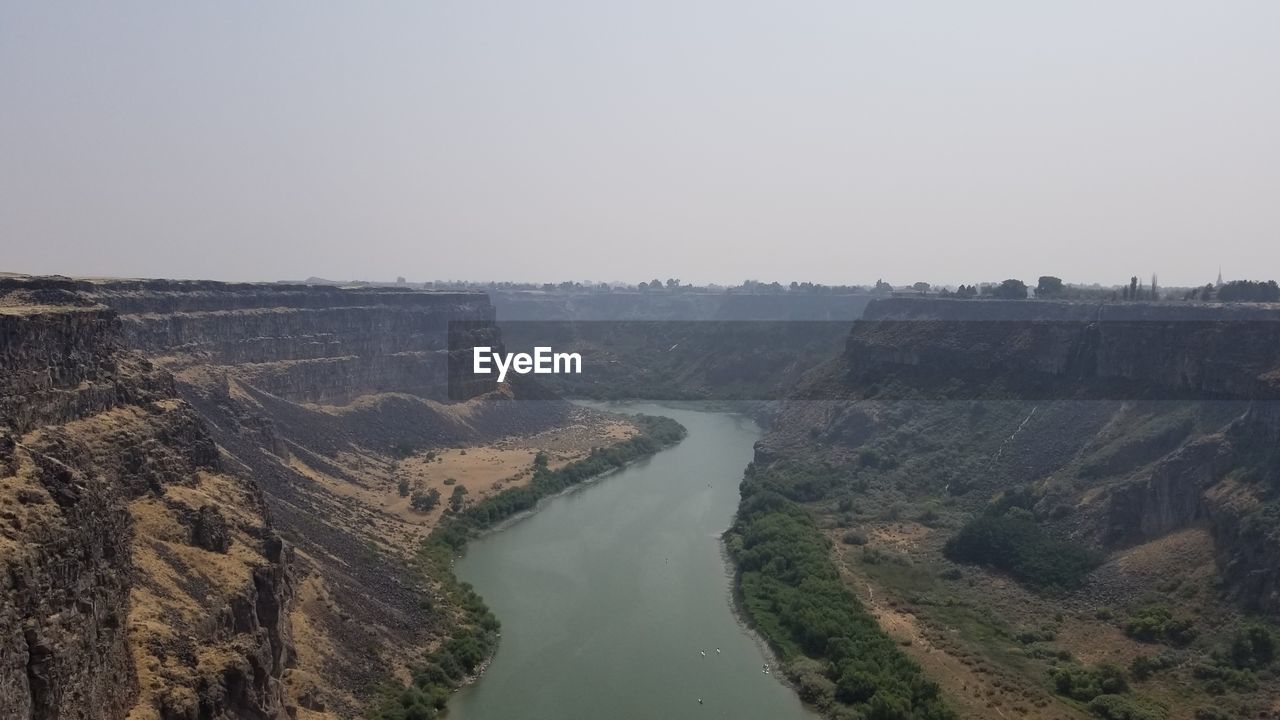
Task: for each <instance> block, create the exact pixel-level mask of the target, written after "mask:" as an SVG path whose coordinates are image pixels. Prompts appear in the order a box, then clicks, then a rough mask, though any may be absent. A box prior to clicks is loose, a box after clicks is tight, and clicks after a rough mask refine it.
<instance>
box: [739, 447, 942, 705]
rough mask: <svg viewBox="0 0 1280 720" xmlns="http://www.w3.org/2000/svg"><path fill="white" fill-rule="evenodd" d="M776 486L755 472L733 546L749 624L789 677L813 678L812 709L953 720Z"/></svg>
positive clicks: (808, 520)
mask: <svg viewBox="0 0 1280 720" xmlns="http://www.w3.org/2000/svg"><path fill="white" fill-rule="evenodd" d="M776 480H777V479H776V478H772V477H770V474H769V473H768V472H767V471H760V470H757V469H756V468H754V467H749V468H748V470H747V476H746V478H745V479H744V481H743V485H742V502H741V504H740V505H739V509H738V517H737V519H736V521H735V523H734V525H733V527H732V528H731V529H730V531H729V533H728V534H727V535H726V541H727V542H726V544H727V546H728V547H729V549H730V554H731V556H732V558H733V561H734V564H735V566H736V567H737V570H738V585H739V588H740V590H741V593H742V601H743V607H744V609H745V610H746V613H747V615H748V617H750V619H751V621H752V622H753V624H754V625H755V627H756V628H757V629H758V630H759V631H760V633H761V634H762V635H764V637H765V638H766V639H767V640H768V641H769V643H770V645H772V646H773V647H774V648H775V649H776V650H777V652H778V653H779V655H780V656H781V657H782V659H783V661H784V663H786V664H787V666H788V667H792V666H799V667H803V668H806V670H805V671H804V673H805V675H806V676H807V677H808V679H807V681H806V682H805V683H804V684H803V685H802V686H801V687H802V691H803V692H805V693H806V694H808V695H809V696H810V697H808V698H806V699H807V700H809V701H810V702H813V703H815V704H818V705H820V706H821V705H824V704H826V703H832V704H838V706H840V707H844V708H848V710H846V711H844V712H848V711H850V710H851V711H853V712H855V713H857V717H864V718H876V719H878V720H879V719H884V720H888V719H891V718H917V719H919V720H946V719H950V718H954V715H953V714H952V713H951V711H950V710H948V709H947V708H946V706H945V705H944V703H943V701H942V699H941V698H940V697H939V694H938V688H937V686H936V685H934V684H933V683H932V682H929V681H928V680H926V679H925V678H924V676H923V674H922V673H921V671H920V668H919V666H917V665H916V664H915V663H914V662H912V661H911V660H910V659H909V658H908V657H907V656H906V655H904V654H903V653H902V650H901V649H900V648H899V647H898V646H897V644H896V643H894V641H893V640H892V639H890V638H889V637H888V636H887V635H885V634H884V633H883V632H882V631H881V630H880V627H879V625H878V624H877V622H876V620H875V618H874V617H872V616H871V615H870V614H869V613H867V612H866V610H865V609H864V608H863V606H862V604H861V603H860V602H859V601H858V599H857V598H856V597H855V596H854V595H853V593H852V592H851V591H850V590H849V588H848V587H846V586H845V583H844V581H843V580H842V579H841V577H840V573H839V571H838V570H837V568H836V566H835V564H834V563H833V562H832V559H831V554H830V551H831V548H830V543H829V542H828V541H827V539H826V537H825V536H824V535H823V534H822V532H821V531H820V530H819V529H818V527H817V525H816V524H815V523H814V521H813V518H812V517H811V516H810V515H809V514H808V513H807V512H806V511H805V510H804V509H803V508H802V507H800V506H798V505H796V504H795V503H794V502H792V501H791V500H790V499H788V497H787V496H786V495H784V494H782V493H779V492H777V491H776V490H774V489H772V488H774V487H777V484H776ZM813 668H821V669H822V670H821V672H822V673H823V674H822V678H823V679H824V680H825V682H819V681H818V680H817V679H816V678H815V677H814V676H813V671H812V669H813ZM834 714H836V715H839V714H840V711H836V712H835V713H834Z"/></svg>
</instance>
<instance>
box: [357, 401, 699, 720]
mask: <svg viewBox="0 0 1280 720" xmlns="http://www.w3.org/2000/svg"><path fill="white" fill-rule="evenodd" d="M631 420H632V421H633V422H634V423H635V424H636V426H637V427H638V429H639V434H637V435H635V436H633V437H630V438H628V439H626V440H623V441H621V442H618V443H615V444H613V445H610V446H609V447H606V448H593V449H592V450H591V452H590V453H589V454H588V455H587V457H585V458H583V459H581V460H577V461H574V462H571V463H569V464H567V465H564V466H563V467H559V468H556V469H552V468H550V467H548V466H547V464H546V463H545V461H543V462H539V461H538V460H536V459H535V461H534V465H533V468H532V477H531V480H530V481H529V482H528V483H527V484H525V485H521V486H518V487H511V488H508V489H505V490H503V491H501V492H499V493H497V494H495V495H491V496H489V497H486V498H483V499H482V500H480V501H479V502H477V503H475V504H473V505H470V506H465V507H463V508H462V509H461V510H459V511H456V512H453V513H450V514H449V515H448V516H446V517H445V518H444V519H443V520H442V522H440V523H439V524H438V525H437V526H436V527H435V529H433V530H432V532H431V534H430V535H429V536H428V537H427V539H426V541H425V542H424V544H423V546H422V548H421V550H420V552H419V555H418V562H419V565H420V567H421V570H422V573H423V575H424V576H425V577H427V578H431V579H432V582H433V588H432V589H433V591H434V594H435V596H436V597H437V599H438V603H439V608H438V609H439V610H440V613H439V614H441V615H445V616H447V618H448V627H446V628H444V633H445V634H447V635H448V637H449V639H448V640H446V641H444V642H443V643H441V644H440V645H439V646H438V647H435V648H431V649H429V651H428V652H427V654H426V657H425V658H424V659H423V661H422V662H421V663H419V664H417V665H416V666H415V667H413V668H412V670H411V682H410V683H409V684H408V685H407V686H403V685H399V684H398V683H389V686H388V689H387V690H386V691H385V692H384V693H383V698H382V700H381V701H380V702H378V703H377V704H376V705H375V706H374V707H373V709H372V710H371V711H370V712H368V713H367V717H369V718H372V719H374V720H430V718H434V717H436V716H437V715H438V714H439V713H440V712H441V711H442V710H443V709H444V707H445V705H446V704H447V702H448V699H449V696H450V695H451V694H452V693H453V692H454V691H456V690H457V689H459V688H461V687H463V686H465V685H466V684H468V683H470V682H474V680H475V679H476V678H477V677H479V675H480V674H481V673H482V672H483V670H484V668H485V667H486V665H487V663H488V662H489V660H490V659H491V658H492V657H493V653H494V652H495V651H496V649H497V644H498V637H499V632H498V630H499V627H500V625H499V622H498V619H497V617H495V616H494V614H493V613H492V612H491V611H490V610H489V608H488V606H487V605H486V604H485V603H484V601H483V600H482V599H481V598H480V596H479V595H478V594H477V593H476V592H475V591H474V590H473V589H472V588H471V586H470V585H468V584H467V583H463V582H461V581H459V580H458V578H457V576H456V575H455V574H454V570H453V566H454V559H455V557H456V556H457V555H458V553H459V552H460V551H461V550H462V549H463V548H464V547H465V545H466V544H467V542H468V541H470V540H471V539H473V538H475V537H478V536H479V535H480V534H481V533H484V532H486V531H487V530H490V529H492V528H494V527H496V526H498V525H500V524H502V523H505V522H506V521H508V520H510V519H511V518H513V517H517V516H521V515H523V514H527V513H528V512H530V511H532V510H533V509H535V508H536V507H537V505H538V504H539V502H540V501H542V500H544V499H547V498H550V497H552V496H555V495H557V494H560V493H563V492H565V491H566V490H570V489H572V488H575V487H577V486H580V485H582V484H583V483H586V482H588V481H590V480H593V479H596V478H598V477H600V476H601V475H603V474H606V473H611V472H615V471H617V470H618V469H619V468H622V467H625V466H626V465H627V464H629V463H631V462H634V461H635V460H637V459H640V458H643V457H648V456H651V455H653V454H655V453H657V452H659V451H660V450H663V449H665V448H668V447H671V446H673V445H675V444H677V443H679V442H680V441H681V440H682V439H684V437H685V435H686V430H685V428H684V427H683V426H681V425H680V423H678V422H676V421H675V420H673V419H671V418H667V417H659V416H650V415H633V416H631Z"/></svg>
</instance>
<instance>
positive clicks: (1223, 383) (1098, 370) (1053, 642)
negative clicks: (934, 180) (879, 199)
mask: <svg viewBox="0 0 1280 720" xmlns="http://www.w3.org/2000/svg"><path fill="white" fill-rule="evenodd" d="M1278 348H1280V322H1277V315H1276V313H1275V309H1274V308H1273V307H1269V306H1265V305H1255V306H1247V305H1235V306H1233V305H1198V304H1197V305H1188V304H1177V303H1103V304H1099V303H1084V302H1045V301H1000V300H978V301H972V300H948V299H940V298H929V299H923V298H886V299H878V300H874V301H872V302H871V303H870V304H869V305H868V306H867V308H866V311H865V313H864V314H863V317H862V318H861V319H859V320H858V321H856V322H855V323H853V324H852V329H851V331H850V332H849V333H848V335H847V336H846V341H845V349H844V351H843V353H841V354H840V356H839V357H838V358H836V359H834V360H832V361H830V362H828V363H827V364H825V365H824V366H822V367H821V368H818V369H816V370H814V371H813V372H812V373H810V374H809V375H808V376H807V377H806V379H805V380H804V382H803V383H801V385H800V386H799V387H797V389H796V390H795V392H793V393H792V394H791V396H790V397H789V398H788V399H787V400H785V401H784V402H782V403H780V404H779V406H778V408H777V410H776V415H775V417H774V421H773V423H772V426H771V429H770V430H769V432H768V433H766V436H765V437H764V439H763V440H762V441H761V442H760V443H759V445H758V446H757V450H756V456H755V461H754V463H753V467H752V469H751V470H750V471H749V472H748V478H749V480H748V483H747V484H744V499H743V508H744V509H748V508H750V509H754V508H756V507H757V506H759V505H760V504H761V503H764V502H765V501H766V499H769V501H770V502H779V503H785V505H784V507H785V506H791V504H794V507H798V508H802V509H803V510H804V512H805V513H806V514H808V515H809V516H811V517H812V518H813V519H814V523H815V526H814V527H815V532H817V533H819V534H821V535H822V536H825V542H826V543H827V547H828V548H829V553H830V556H831V562H832V567H833V568H834V570H835V571H836V572H838V573H839V576H840V577H841V578H842V579H843V582H844V584H845V586H846V592H847V593H848V594H849V596H850V597H851V600H850V602H852V603H853V605H855V606H856V607H858V608H860V612H862V613H864V614H865V616H866V617H872V618H874V619H875V621H876V622H877V624H878V625H879V626H880V628H881V630H882V632H885V633H888V634H889V635H890V636H891V637H893V638H894V639H895V640H897V641H899V642H900V643H901V645H902V648H903V652H904V653H905V655H906V656H907V657H909V658H910V659H911V660H912V661H914V662H915V663H917V664H918V666H919V667H921V668H923V670H924V672H925V674H926V676H927V677H929V678H931V679H932V680H934V681H935V682H938V683H939V684H940V689H941V692H942V694H943V696H944V697H945V698H946V699H947V701H948V703H949V705H951V707H952V708H953V709H954V710H955V711H956V712H957V713H958V714H959V715H961V716H962V717H993V716H999V715H1006V716H1007V715H1014V716H1020V717H1046V718H1048V717H1085V716H1090V715H1091V714H1092V715H1093V716H1101V717H1143V718H1192V717H1196V718H1200V717H1218V715H1213V714H1212V713H1214V712H1225V713H1226V714H1225V715H1223V716H1224V717H1248V716H1262V717H1269V716H1271V715H1269V714H1268V713H1274V712H1275V708H1277V707H1280V706H1278V705H1277V702H1280V699H1278V698H1277V697H1276V695H1275V693H1274V686H1270V689H1269V688H1268V682H1269V681H1268V680H1267V679H1266V678H1270V677H1272V676H1273V674H1274V672H1273V669H1268V667H1264V666H1257V667H1255V668H1253V669H1249V670H1244V671H1241V670H1240V669H1239V666H1232V665H1231V663H1230V662H1228V661H1225V660H1223V659H1222V658H1223V657H1224V656H1223V653H1224V652H1225V650H1224V647H1225V645H1226V644H1227V643H1228V642H1229V641H1230V638H1231V637H1233V636H1235V634H1238V633H1240V632H1243V631H1242V630H1241V628H1248V627H1252V626H1253V624H1254V623H1261V624H1262V625H1264V626H1269V625H1271V624H1274V619H1275V618H1276V616H1277V615H1278V614H1280V593H1278V592H1277V587H1276V585H1275V582H1276V572H1275V568H1276V567H1280V541H1278V538H1280V533H1277V531H1276V528H1277V527H1280V524H1277V522H1276V519H1277V517H1280V513H1277V509H1276V508H1277V505H1276V499H1275V498H1276V495H1277V488H1278V487H1280V483H1277V480H1278V479H1280V456H1277V455H1276V452H1275V448H1276V446H1277V441H1280V435H1277V432H1276V429H1277V423H1276V413H1277V407H1280V405H1278V404H1277V389H1280V385H1278V383H1280V353H1278V352H1277V349H1278ZM765 517H768V515H766V516H765ZM1001 523H1003V524H1001ZM748 527H750V526H748ZM1014 527H1016V528H1018V532H1019V533H1022V535H1021V536H1020V538H1021V539H1019V540H1017V541H1016V542H1015V544H1014V548H1015V550H1017V551H1018V552H1023V551H1025V550H1026V549H1027V548H1029V547H1033V546H1035V547H1038V546H1039V545H1043V546H1044V547H1045V548H1052V549H1047V550H1046V551H1045V552H1046V554H1045V555H1044V556H1042V557H1039V558H1030V557H1028V558H1027V560H1026V561H1025V562H1027V563H1028V564H1025V565H1018V564H1013V563H1014V562H1020V561H1010V560H1008V559H1007V558H1004V557H1002V556H998V555H985V556H984V555H981V554H980V553H977V552H971V553H970V554H969V555H962V554H961V553H960V552H959V551H958V550H956V547H957V546H956V543H955V542H954V539H955V538H957V537H959V536H961V535H964V536H965V537H966V538H970V541H971V542H990V543H992V547H995V548H999V547H1000V545H999V543H1000V542H1002V540H1001V539H1000V538H999V537H996V536H994V535H986V536H984V535H981V533H993V532H996V531H997V529H998V530H1000V531H1003V529H1005V528H1014ZM966 533H968V534H966ZM975 537H977V538H981V540H979V541H973V540H972V538H975ZM1033 543H1034V544H1035V545H1033ZM1028 552H1029V551H1028ZM1068 557H1071V558H1076V557H1079V558H1081V559H1082V560H1083V561H1084V562H1087V563H1088V564H1087V565H1086V567H1085V568H1084V570H1085V573H1084V574H1083V575H1082V576H1080V577H1079V578H1078V579H1075V578H1071V577H1070V576H1069V575H1067V574H1066V565H1065V563H1066V560H1063V558H1068ZM975 558H976V559H975ZM1059 562H1061V563H1063V564H1062V565H1058V564H1056V563H1059ZM1054 573H1062V574H1054ZM1046 582H1049V583H1060V584H1058V585H1056V586H1052V587H1049V586H1045V585H1037V584H1036V583H1046ZM1150 613H1155V614H1157V615H1159V616H1160V617H1164V618H1171V620H1165V621H1161V622H1166V623H1169V622H1172V620H1176V621H1177V622H1179V623H1182V624H1181V625H1178V627H1188V628H1190V629H1191V630H1190V633H1191V634H1192V635H1194V636H1195V637H1196V639H1188V638H1186V637H1180V638H1178V639H1177V640H1169V639H1161V637H1160V636H1158V635H1156V636H1152V635H1151V634H1150V633H1148V632H1146V631H1143V630H1141V629H1138V628H1140V627H1142V625H1141V623H1142V622H1144V621H1142V620H1141V618H1144V617H1149V616H1151V615H1148V614H1150ZM1126 618H1127V619H1126ZM1170 627H1173V625H1170ZM782 640H783V641H786V642H790V640H789V639H788V637H787V636H786V635H785V633H784V637H783V638H782ZM811 652H813V651H811ZM818 652H819V653H820V651H818ZM1157 658H1158V660H1156V659H1157ZM819 659H820V658H819ZM1135 662H1136V663H1137V664H1138V665H1143V664H1144V663H1171V664H1172V665H1173V667H1171V669H1168V670H1164V671H1160V672H1157V673H1155V674H1154V676H1151V677H1148V676H1147V675H1145V674H1143V675H1135V677H1137V678H1139V679H1131V680H1130V683H1131V685H1132V686H1133V687H1131V689H1129V690H1127V691H1125V692H1123V693H1119V694H1113V695H1105V694H1104V695H1105V696H1103V697H1102V699H1101V700H1096V698H1094V700H1096V702H1093V701H1092V700H1091V699H1090V698H1091V697H1092V696H1090V697H1084V698H1083V700H1082V699H1079V698H1078V697H1075V696H1065V697H1064V695H1063V693H1062V692H1061V691H1060V690H1055V685H1054V683H1055V682H1057V681H1056V680H1054V678H1070V677H1076V676H1084V675H1088V674H1089V673H1096V672H1101V671H1099V670H1097V668H1099V667H1102V668H1109V667H1119V668H1122V670H1121V673H1122V674H1125V673H1127V672H1128V671H1127V668H1128V667H1129V666H1130V664H1132V663H1135ZM807 663H808V661H806V660H805V659H804V656H803V655H798V656H796V657H795V658H794V659H793V661H792V663H791V664H790V668H791V673H792V675H793V678H794V679H795V680H796V681H797V682H798V683H801V684H809V685H810V686H811V687H812V688H814V689H813V690H812V692H813V693H815V696H817V697H823V695H822V693H823V691H822V690H821V688H822V687H823V686H824V683H826V682H829V680H828V679H826V678H824V677H822V676H821V674H820V673H819V674H814V673H813V671H812V669H810V668H809V666H808V664H807ZM1106 671H1107V672H1110V670H1106ZM1232 672H1234V673H1239V672H1245V673H1246V676H1237V675H1233V676H1232V677H1233V678H1236V679H1235V680H1234V682H1236V683H1237V684H1236V685H1234V686H1229V687H1227V688H1225V689H1224V688H1222V687H1221V682H1219V683H1218V684H1217V685H1215V684H1214V683H1213V681H1212V680H1208V679H1206V678H1212V677H1219V676H1221V675H1223V674H1224V673H1232ZM1254 672H1256V673H1257V679H1256V680H1255V679H1253V675H1252V674H1251V673H1254ZM1072 673H1075V675H1072ZM839 680H841V677H840V676H838V675H837V676H836V677H835V678H831V679H830V681H839ZM1062 682H1064V683H1067V684H1068V685H1069V683H1070V682H1071V681H1069V680H1064V681H1062ZM1058 687H1061V685H1059V686H1058ZM827 692H829V691H827ZM825 697H827V698H828V699H827V700H825V701H823V702H826V703H829V705H828V707H829V709H830V711H831V712H833V713H838V712H839V711H840V703H839V702H835V701H832V700H831V699H830V696H829V695H827V696H825ZM1121 707H1122V708H1124V709H1123V710H1119V709H1116V708H1121ZM1206 708H1209V709H1206ZM1108 713H1112V714H1108ZM1115 713H1121V714H1115ZM1197 713H1198V714H1197Z"/></svg>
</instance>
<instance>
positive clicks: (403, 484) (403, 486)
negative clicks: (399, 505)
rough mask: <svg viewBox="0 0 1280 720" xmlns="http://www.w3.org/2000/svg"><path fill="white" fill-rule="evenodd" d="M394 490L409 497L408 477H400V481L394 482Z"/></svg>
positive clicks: (402, 495)
mask: <svg viewBox="0 0 1280 720" xmlns="http://www.w3.org/2000/svg"><path fill="white" fill-rule="evenodd" d="M396 490H397V491H399V493H400V497H409V478H400V482H399V483H397V484H396Z"/></svg>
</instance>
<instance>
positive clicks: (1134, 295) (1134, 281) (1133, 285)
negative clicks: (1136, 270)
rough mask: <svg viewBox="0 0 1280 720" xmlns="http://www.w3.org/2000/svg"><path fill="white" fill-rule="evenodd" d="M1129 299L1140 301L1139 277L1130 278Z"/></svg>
mask: <svg viewBox="0 0 1280 720" xmlns="http://www.w3.org/2000/svg"><path fill="white" fill-rule="evenodd" d="M1129 299H1130V300H1137V299H1138V276H1137V275H1134V276H1133V277H1131V278H1129Z"/></svg>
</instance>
